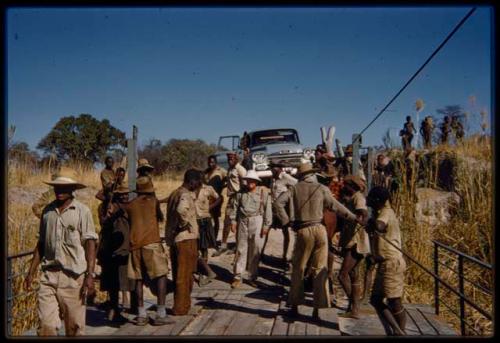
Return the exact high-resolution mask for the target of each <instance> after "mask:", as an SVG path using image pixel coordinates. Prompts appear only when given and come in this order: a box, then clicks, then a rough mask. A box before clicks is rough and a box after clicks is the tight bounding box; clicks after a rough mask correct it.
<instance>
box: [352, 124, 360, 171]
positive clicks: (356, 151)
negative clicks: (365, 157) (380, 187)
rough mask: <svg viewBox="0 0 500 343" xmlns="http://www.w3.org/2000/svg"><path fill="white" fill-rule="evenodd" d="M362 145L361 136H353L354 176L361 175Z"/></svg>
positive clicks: (355, 134)
mask: <svg viewBox="0 0 500 343" xmlns="http://www.w3.org/2000/svg"><path fill="white" fill-rule="evenodd" d="M360 145H361V135H360V134H359V133H354V134H353V135H352V169H351V170H352V175H358V173H359V147H360Z"/></svg>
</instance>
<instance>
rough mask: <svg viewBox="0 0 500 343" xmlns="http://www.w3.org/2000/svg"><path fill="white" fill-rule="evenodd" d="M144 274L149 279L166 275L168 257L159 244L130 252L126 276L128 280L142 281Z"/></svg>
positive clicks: (152, 244)
mask: <svg viewBox="0 0 500 343" xmlns="http://www.w3.org/2000/svg"><path fill="white" fill-rule="evenodd" d="M144 272H146V273H147V274H148V276H149V278H150V279H156V278H157V277H160V276H163V275H167V273H168V257H167V253H166V251H165V248H164V247H163V245H162V244H161V243H151V244H148V245H146V246H143V247H142V248H139V249H136V250H132V251H131V252H130V254H129V258H128V270H127V276H128V278H129V279H133V280H142V279H144Z"/></svg>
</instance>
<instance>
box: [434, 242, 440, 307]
mask: <svg viewBox="0 0 500 343" xmlns="http://www.w3.org/2000/svg"><path fill="white" fill-rule="evenodd" d="M438 259H439V253H438V245H437V244H436V242H434V274H435V275H436V277H435V278H434V309H435V311H436V315H439V279H438V278H439V264H438Z"/></svg>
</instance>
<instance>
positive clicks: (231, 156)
mask: <svg viewBox="0 0 500 343" xmlns="http://www.w3.org/2000/svg"><path fill="white" fill-rule="evenodd" d="M227 163H228V164H229V169H228V171H227V198H228V199H227V205H226V215H225V218H224V227H223V228H222V244H221V248H220V249H219V250H218V251H216V252H215V253H214V254H213V255H212V256H219V255H221V254H223V253H224V252H226V251H228V248H227V239H228V237H229V231H230V229H231V218H229V212H230V211H228V209H229V210H230V209H231V208H232V207H233V202H234V199H235V197H236V194H237V193H238V192H239V191H240V189H241V186H242V185H243V178H244V177H245V175H246V169H245V168H243V166H242V165H241V164H240V163H239V161H238V154H237V153H236V152H234V151H230V152H228V153H227Z"/></svg>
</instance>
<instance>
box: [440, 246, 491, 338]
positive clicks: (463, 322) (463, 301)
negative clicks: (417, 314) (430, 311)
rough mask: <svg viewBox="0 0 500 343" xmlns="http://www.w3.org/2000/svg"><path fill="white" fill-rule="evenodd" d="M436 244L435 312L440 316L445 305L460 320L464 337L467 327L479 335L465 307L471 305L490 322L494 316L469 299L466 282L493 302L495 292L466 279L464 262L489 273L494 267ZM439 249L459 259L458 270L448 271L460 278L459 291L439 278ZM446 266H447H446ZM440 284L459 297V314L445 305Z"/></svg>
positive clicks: (451, 269) (450, 269)
mask: <svg viewBox="0 0 500 343" xmlns="http://www.w3.org/2000/svg"><path fill="white" fill-rule="evenodd" d="M432 243H433V244H434V274H435V276H436V277H434V306H435V311H436V315H439V309H440V305H441V304H442V305H444V307H446V308H447V309H448V310H449V311H450V312H451V313H452V314H454V315H455V316H456V317H458V318H460V333H461V334H462V336H464V335H466V334H467V327H468V328H470V329H471V330H472V331H474V332H475V333H476V334H479V333H478V332H477V330H476V329H474V327H472V326H471V325H470V324H468V323H467V318H466V313H465V305H466V304H467V305H469V306H470V307H472V308H473V309H475V310H476V311H477V312H479V313H480V314H481V315H482V316H484V317H485V318H486V319H488V320H490V321H491V320H492V318H493V315H492V314H491V313H489V312H488V311H486V310H485V309H483V308H481V307H479V305H478V304H476V303H475V302H474V301H473V300H471V299H470V298H468V297H467V296H466V295H465V282H467V283H469V284H470V285H472V286H473V287H475V288H476V289H479V290H480V291H481V292H482V293H483V294H486V295H487V296H490V297H491V298H492V299H491V300H492V302H493V292H492V290H490V289H486V288H484V287H483V286H481V285H478V284H477V283H476V282H474V281H472V280H470V279H468V278H466V277H465V276H464V262H471V263H473V264H474V265H476V266H479V267H481V268H482V269H483V270H487V271H490V272H491V271H492V270H493V266H492V265H491V264H488V263H485V262H483V261H480V260H478V259H476V258H474V257H472V256H469V255H467V254H464V253H463V252H460V251H458V250H456V249H454V248H452V247H449V246H447V245H444V244H443V243H440V242H438V241H434V240H433V241H432ZM439 249H444V250H446V251H447V252H450V253H452V254H454V255H455V256H457V257H458V270H455V269H453V268H450V267H448V266H447V270H449V271H451V272H452V273H454V274H456V275H457V277H458V291H456V290H455V289H452V288H450V286H449V284H447V283H446V282H444V281H443V280H442V279H441V278H440V277H439V266H440V265H443V263H442V262H440V261H439ZM445 266H446V265H445ZM440 284H442V285H444V286H445V287H446V288H448V289H449V290H450V291H452V292H453V293H454V294H455V295H456V296H458V298H459V299H458V300H459V312H460V313H457V312H456V311H454V310H453V309H452V306H450V305H449V304H447V303H445V302H444V301H443V300H442V299H441V298H440V296H439V286H440Z"/></svg>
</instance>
